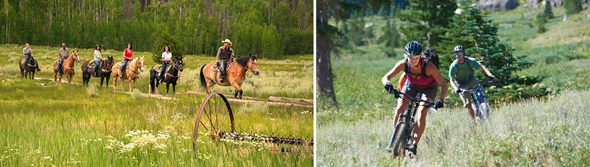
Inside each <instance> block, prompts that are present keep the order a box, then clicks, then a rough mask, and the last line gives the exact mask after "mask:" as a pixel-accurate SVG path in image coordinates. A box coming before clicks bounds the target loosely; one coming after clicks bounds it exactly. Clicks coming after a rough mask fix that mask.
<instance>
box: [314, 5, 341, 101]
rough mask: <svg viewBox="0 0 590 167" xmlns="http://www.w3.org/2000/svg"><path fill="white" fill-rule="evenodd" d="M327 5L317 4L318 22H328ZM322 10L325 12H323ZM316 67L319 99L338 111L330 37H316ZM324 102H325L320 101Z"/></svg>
mask: <svg viewBox="0 0 590 167" xmlns="http://www.w3.org/2000/svg"><path fill="white" fill-rule="evenodd" d="M326 5H327V4H326V3H322V2H318V3H317V12H318V13H319V18H317V19H320V20H318V21H326V22H327V21H328V12H327V10H326V9H327V7H328V6H326ZM322 10H323V11H324V12H322ZM316 39H317V41H316V45H317V50H316V57H317V60H316V65H317V67H316V68H317V69H316V70H317V71H316V72H317V74H316V77H317V78H316V82H317V89H318V90H319V92H320V94H319V96H318V98H327V99H328V100H325V101H327V103H328V104H327V105H328V106H329V107H335V108H336V109H338V102H337V101H336V94H334V82H333V80H334V78H333V77H332V76H333V75H332V62H331V60H330V51H331V50H332V43H333V41H332V39H330V36H329V35H327V34H326V35H323V36H316ZM319 101H322V102H324V100H319Z"/></svg>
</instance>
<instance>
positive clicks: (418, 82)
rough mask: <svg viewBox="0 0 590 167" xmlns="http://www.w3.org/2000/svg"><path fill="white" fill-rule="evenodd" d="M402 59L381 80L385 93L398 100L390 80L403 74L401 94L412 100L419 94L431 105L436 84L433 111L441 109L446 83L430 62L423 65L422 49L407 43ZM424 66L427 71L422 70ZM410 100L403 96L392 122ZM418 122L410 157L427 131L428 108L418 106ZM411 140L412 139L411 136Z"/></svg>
mask: <svg viewBox="0 0 590 167" xmlns="http://www.w3.org/2000/svg"><path fill="white" fill-rule="evenodd" d="M404 51H405V54H404V56H405V59H404V60H401V61H399V62H397V64H396V65H395V66H394V67H393V69H391V70H390V71H389V72H388V73H387V74H386V75H385V76H384V77H383V78H382V79H381V82H382V83H383V85H385V90H387V92H389V93H393V94H395V96H396V98H399V97H400V96H399V91H398V90H397V89H395V88H394V87H393V85H392V84H391V82H389V80H391V79H393V77H395V76H396V75H397V74H398V73H399V72H401V71H404V72H405V73H406V74H407V75H408V76H407V78H408V81H407V82H406V84H405V86H404V87H403V89H402V90H401V92H403V93H405V94H407V95H408V96H410V97H415V96H416V95H417V94H418V93H420V92H421V93H422V97H419V98H421V99H423V100H427V101H429V102H432V101H433V100H434V98H435V97H436V94H437V93H438V87H439V84H440V86H441V88H442V89H441V92H440V97H439V100H437V101H436V102H435V103H434V104H435V105H434V106H435V107H436V108H442V107H444V105H443V102H444V99H445V97H446V96H447V89H448V86H447V83H446V82H445V80H444V78H443V77H442V75H441V74H440V72H439V71H438V69H437V68H436V66H435V65H434V64H433V63H432V62H428V63H427V64H424V59H425V58H426V56H425V55H424V54H423V53H422V45H420V43H418V42H417V41H411V42H409V43H408V44H407V45H406V47H405V48H404ZM423 66H426V67H423ZM409 102H410V101H409V99H408V98H407V97H405V96H403V98H400V99H399V100H398V105H397V109H396V111H397V112H396V114H395V122H394V123H397V122H398V119H399V116H400V114H402V113H403V112H404V111H405V110H406V108H407V106H408V103H409ZM418 111H420V113H421V114H420V120H419V121H417V122H416V126H414V133H415V134H416V137H415V140H414V143H413V145H412V146H411V147H410V148H409V149H408V151H410V152H411V153H412V154H413V155H416V149H417V148H418V146H417V144H418V142H419V141H420V138H421V137H422V133H424V129H425V127H426V115H427V114H428V108H427V107H425V106H420V108H418ZM412 136H414V135H412Z"/></svg>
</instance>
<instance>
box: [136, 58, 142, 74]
mask: <svg viewBox="0 0 590 167" xmlns="http://www.w3.org/2000/svg"><path fill="white" fill-rule="evenodd" d="M137 64H138V65H139V70H141V72H143V56H142V57H137Z"/></svg>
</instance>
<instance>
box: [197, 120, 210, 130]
mask: <svg viewBox="0 0 590 167" xmlns="http://www.w3.org/2000/svg"><path fill="white" fill-rule="evenodd" d="M199 123H201V125H203V128H205V130H207V131H208V130H209V129H207V126H205V124H203V121H201V120H199Z"/></svg>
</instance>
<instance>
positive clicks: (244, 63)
mask: <svg viewBox="0 0 590 167" xmlns="http://www.w3.org/2000/svg"><path fill="white" fill-rule="evenodd" d="M252 59H253V60H256V57H252ZM248 61H250V56H242V57H240V58H237V59H236V62H237V63H238V64H239V65H241V66H244V67H246V66H248Z"/></svg>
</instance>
